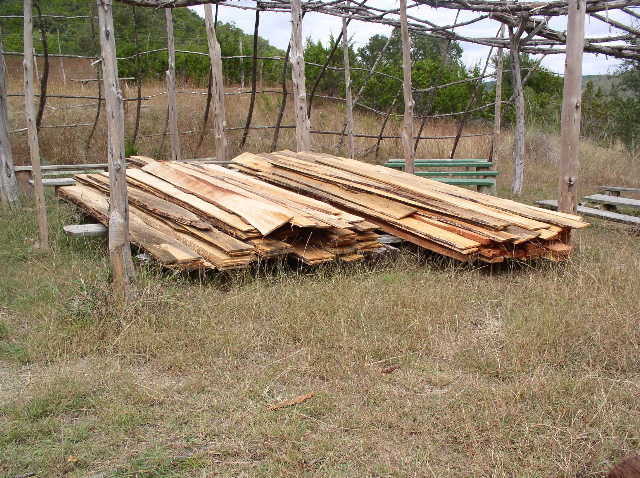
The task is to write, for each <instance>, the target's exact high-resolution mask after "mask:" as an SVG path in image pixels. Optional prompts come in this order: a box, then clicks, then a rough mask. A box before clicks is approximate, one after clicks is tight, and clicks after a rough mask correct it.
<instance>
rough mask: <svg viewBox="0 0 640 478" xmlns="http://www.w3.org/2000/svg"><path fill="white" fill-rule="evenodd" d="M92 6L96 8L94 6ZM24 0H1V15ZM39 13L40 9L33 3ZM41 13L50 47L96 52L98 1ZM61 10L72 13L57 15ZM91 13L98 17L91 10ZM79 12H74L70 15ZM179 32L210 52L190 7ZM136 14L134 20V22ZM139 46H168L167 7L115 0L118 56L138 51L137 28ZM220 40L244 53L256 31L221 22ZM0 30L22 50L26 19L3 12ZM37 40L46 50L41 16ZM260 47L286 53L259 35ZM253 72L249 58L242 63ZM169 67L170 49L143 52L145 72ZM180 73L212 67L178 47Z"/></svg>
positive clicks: (51, 1) (129, 65) (80, 0)
mask: <svg viewBox="0 0 640 478" xmlns="http://www.w3.org/2000/svg"><path fill="white" fill-rule="evenodd" d="M90 8H91V11H90ZM22 10H23V4H22V0H4V1H2V2H0V16H3V15H15V16H19V15H22ZM34 13H37V10H36V9H35V8H34ZM42 14H43V15H45V18H44V23H45V32H46V36H47V42H48V47H49V52H53V53H57V52H59V51H60V52H62V53H64V54H69V55H88V56H97V55H98V53H99V44H98V39H97V37H96V32H97V18H96V12H95V5H94V2H86V1H85V0H47V2H42ZM48 15H56V16H61V17H67V18H52V17H50V16H48ZM89 15H91V17H92V20H93V23H92V22H91V21H89V19H88V18H86V17H87V16H89ZM71 17H75V18H71ZM173 18H174V35H175V44H176V49H177V50H184V51H196V52H201V53H206V52H207V36H206V31H205V24H204V20H203V19H202V18H201V17H200V16H198V15H197V14H196V13H195V12H193V11H192V10H190V9H188V8H176V9H174V10H173ZM134 19H135V23H134ZM135 26H137V38H138V44H139V48H140V51H152V50H157V49H162V48H166V46H167V35H166V20H165V13H164V10H154V9H151V8H137V9H135V10H134V8H133V7H131V6H129V5H124V4H121V3H118V2H115V4H114V29H115V32H116V45H117V54H118V56H119V57H129V56H132V55H134V54H135V52H136V34H135V33H136V28H135ZM217 34H218V40H219V41H220V46H221V49H222V54H223V56H232V55H239V54H240V43H241V42H242V51H243V53H244V54H245V55H247V54H249V55H250V54H252V52H253V36H252V35H248V34H245V33H244V32H243V31H242V30H240V28H238V27H236V26H235V25H233V24H231V23H222V22H221V23H218V26H217ZM0 35H1V36H2V41H3V45H4V50H5V51H7V52H11V51H13V52H16V51H22V50H23V46H22V45H23V43H22V36H23V33H22V19H20V18H0ZM34 37H35V41H34V45H35V48H36V51H38V52H39V53H42V52H43V42H42V34H41V31H40V25H39V22H38V21H37V19H36V20H35V21H34ZM258 52H259V54H260V55H262V56H284V52H283V51H282V50H280V49H278V48H275V47H273V46H271V45H270V44H269V42H268V41H267V40H266V39H264V38H262V37H260V38H259V40H258ZM243 67H244V68H246V69H247V71H246V72H245V74H247V75H249V74H250V72H249V67H250V65H249V62H245V65H243ZM120 68H121V74H122V75H123V76H135V72H136V71H137V67H136V65H135V62H134V61H129V62H122V63H121V66H120ZM166 68H167V55H166V52H156V53H153V54H148V55H143V57H142V71H143V72H145V73H144V74H145V76H150V77H153V76H157V77H161V76H163V75H164V71H165V70H166ZM176 68H177V70H178V72H177V73H178V76H187V77H191V78H196V79H199V78H203V77H206V76H207V74H208V71H209V65H208V60H205V59H204V58H203V57H199V56H194V55H187V54H181V53H178V55H177V57H176ZM225 70H226V71H225V73H226V74H227V76H231V77H233V79H236V78H235V77H236V76H238V77H239V75H240V62H239V61H238V60H235V61H233V62H226V63H225Z"/></svg>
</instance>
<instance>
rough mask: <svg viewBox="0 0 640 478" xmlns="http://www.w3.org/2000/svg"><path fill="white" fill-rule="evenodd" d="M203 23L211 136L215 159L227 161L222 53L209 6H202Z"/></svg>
mask: <svg viewBox="0 0 640 478" xmlns="http://www.w3.org/2000/svg"><path fill="white" fill-rule="evenodd" d="M204 21H205V25H206V27H207V40H208V42H209V58H210V59H211V74H212V77H213V87H212V88H213V134H214V136H215V137H216V159H217V160H218V161H225V160H226V159H227V120H226V113H225V109H224V83H223V76H222V53H221V51H220V43H218V38H217V37H216V28H215V23H214V20H213V9H212V8H211V4H209V3H207V4H205V6H204Z"/></svg>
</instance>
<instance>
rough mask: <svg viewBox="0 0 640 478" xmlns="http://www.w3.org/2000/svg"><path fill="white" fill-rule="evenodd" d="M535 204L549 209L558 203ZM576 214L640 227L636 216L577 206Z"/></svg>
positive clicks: (552, 200)
mask: <svg viewBox="0 0 640 478" xmlns="http://www.w3.org/2000/svg"><path fill="white" fill-rule="evenodd" d="M536 204H539V205H541V206H544V207H550V208H557V207H558V201H556V200H555V199H549V200H544V201H536ZM578 214H582V215H583V216H590V217H597V218H599V219H606V220H608V221H614V222H621V223H623V224H639V225H640V217H638V216H629V215H628V214H620V213H618V212H611V211H603V210H602V209H595V208H592V207H585V206H578Z"/></svg>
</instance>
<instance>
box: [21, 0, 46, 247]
mask: <svg viewBox="0 0 640 478" xmlns="http://www.w3.org/2000/svg"><path fill="white" fill-rule="evenodd" d="M32 17H33V5H32V3H31V0H24V61H23V68H24V109H25V114H26V117H27V135H28V139H29V152H30V153H31V174H32V175H33V185H34V189H35V196H36V207H37V209H38V226H39V228H40V247H41V248H42V249H45V250H48V249H49V226H48V225H47V208H46V203H45V197H44V187H43V186H42V171H41V169H40V146H39V144H38V129H37V127H36V110H35V105H34V102H35V95H34V93H33V19H32Z"/></svg>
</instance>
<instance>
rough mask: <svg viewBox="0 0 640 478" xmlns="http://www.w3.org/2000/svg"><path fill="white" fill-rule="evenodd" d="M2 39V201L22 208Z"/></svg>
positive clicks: (0, 169) (0, 75)
mask: <svg viewBox="0 0 640 478" xmlns="http://www.w3.org/2000/svg"><path fill="white" fill-rule="evenodd" d="M6 74H7V73H6V70H5V64H4V54H3V53H2V39H1V38H0V201H1V202H2V204H8V205H9V207H19V206H20V195H19V194H18V182H17V181H16V172H15V170H14V167H13V154H12V153H11V140H10V138H9V109H8V107H7V77H6Z"/></svg>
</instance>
